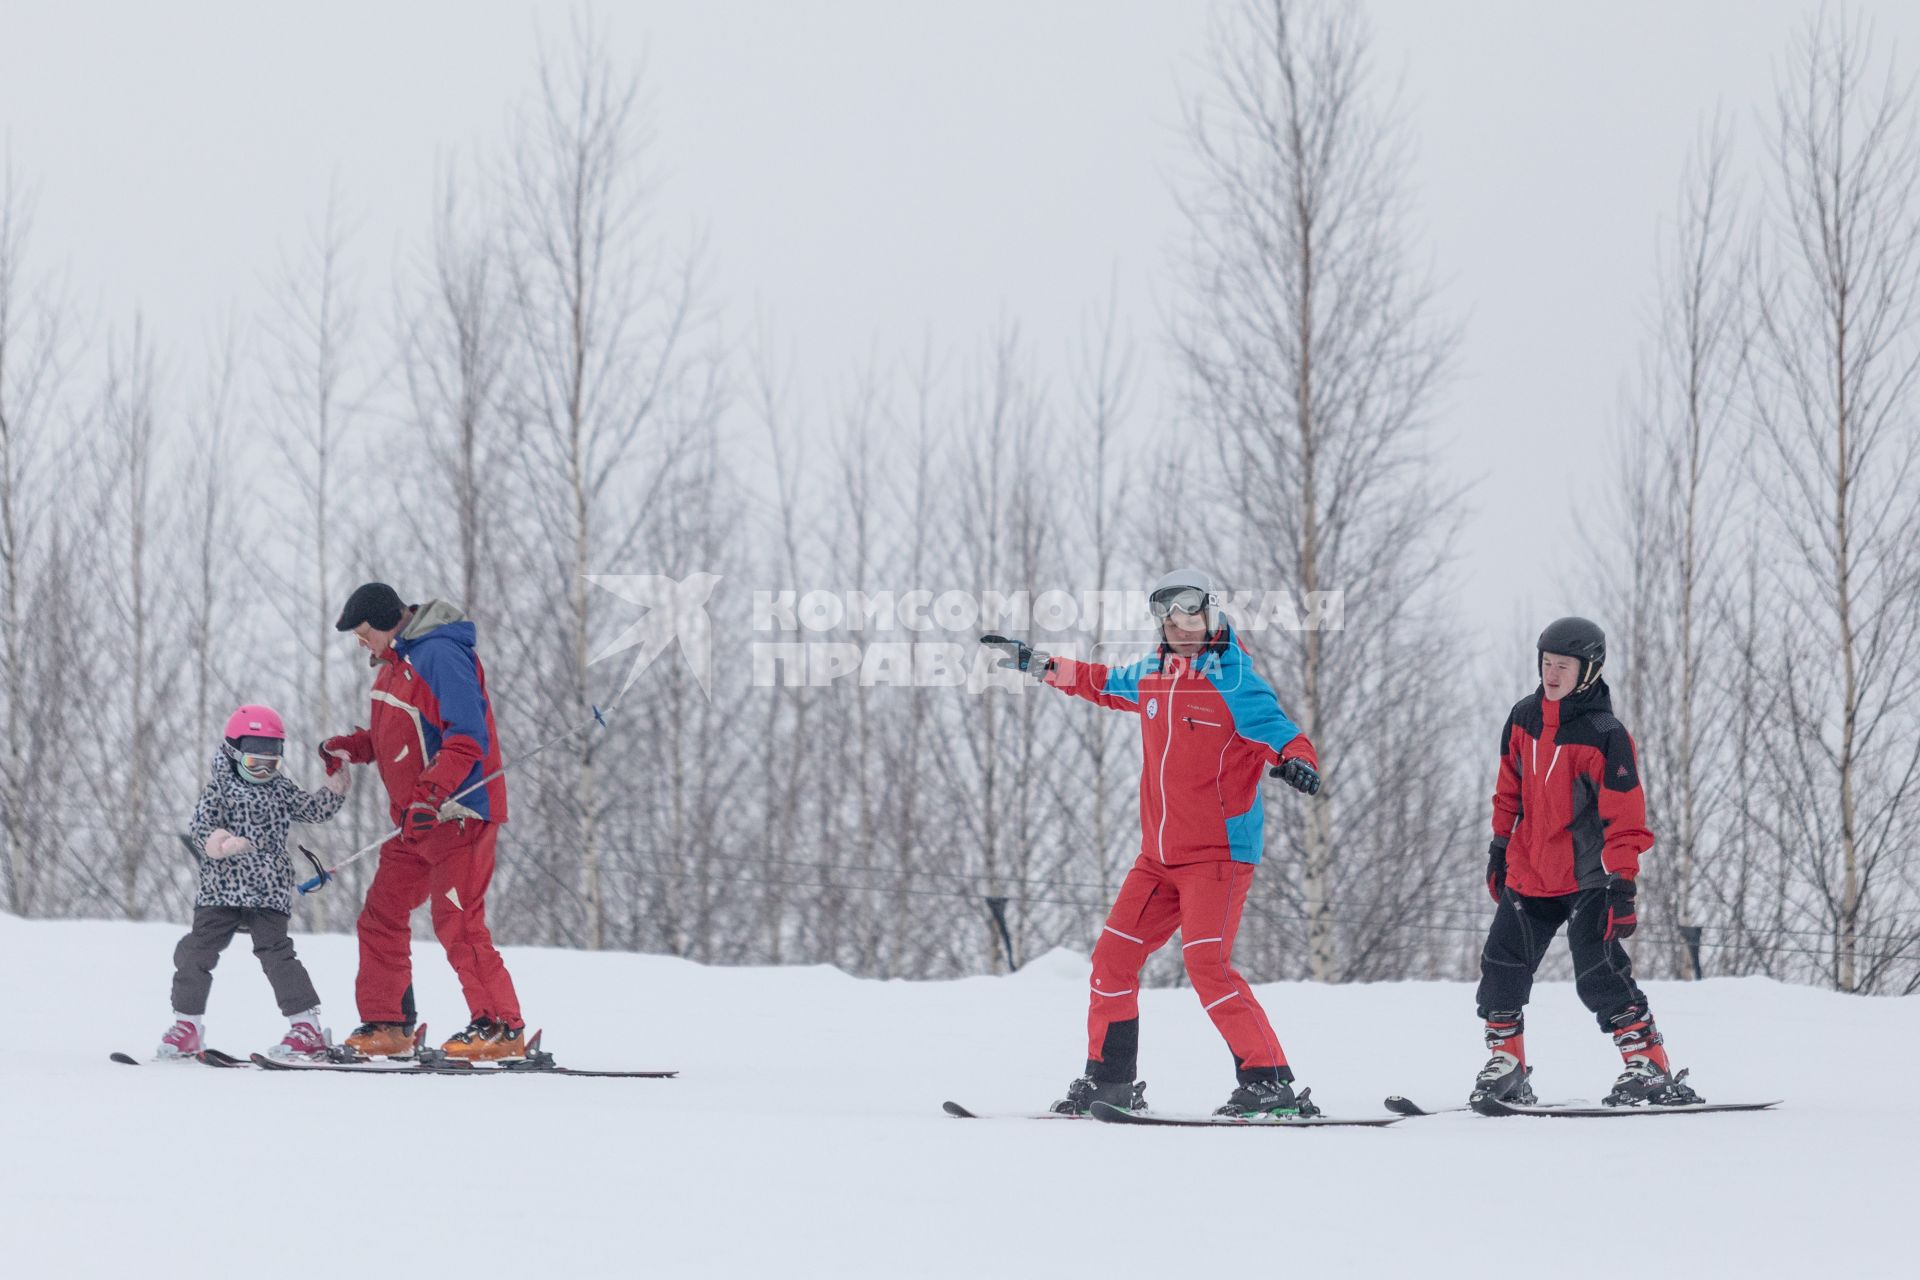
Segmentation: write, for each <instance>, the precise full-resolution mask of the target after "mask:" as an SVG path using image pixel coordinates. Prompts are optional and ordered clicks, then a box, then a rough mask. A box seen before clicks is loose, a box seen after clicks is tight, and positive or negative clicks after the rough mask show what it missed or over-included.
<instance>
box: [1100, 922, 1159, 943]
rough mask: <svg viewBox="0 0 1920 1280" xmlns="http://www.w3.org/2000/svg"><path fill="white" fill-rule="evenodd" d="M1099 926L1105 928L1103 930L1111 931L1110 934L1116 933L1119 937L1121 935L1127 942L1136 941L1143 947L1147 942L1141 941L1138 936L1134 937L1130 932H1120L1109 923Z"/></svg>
mask: <svg viewBox="0 0 1920 1280" xmlns="http://www.w3.org/2000/svg"><path fill="white" fill-rule="evenodd" d="M1100 927H1101V928H1102V929H1105V930H1106V931H1107V932H1108V933H1111V934H1116V935H1118V936H1120V937H1122V938H1125V939H1126V940H1127V941H1128V942H1138V943H1140V945H1141V946H1143V947H1144V946H1146V945H1147V944H1146V943H1145V942H1144V941H1142V940H1141V939H1139V938H1136V937H1134V936H1133V935H1132V934H1130V933H1121V932H1120V931H1119V930H1118V929H1116V928H1114V927H1113V926H1112V925H1110V924H1104V925H1101V926H1100Z"/></svg>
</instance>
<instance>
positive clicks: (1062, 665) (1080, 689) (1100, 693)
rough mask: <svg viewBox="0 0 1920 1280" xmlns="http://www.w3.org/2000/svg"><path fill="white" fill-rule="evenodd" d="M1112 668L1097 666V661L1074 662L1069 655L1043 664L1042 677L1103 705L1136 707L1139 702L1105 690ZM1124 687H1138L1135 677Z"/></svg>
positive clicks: (1065, 691) (1138, 707) (1061, 688)
mask: <svg viewBox="0 0 1920 1280" xmlns="http://www.w3.org/2000/svg"><path fill="white" fill-rule="evenodd" d="M1111 674H1112V668H1110V667H1104V666H1101V665H1100V664H1099V663H1097V662H1076V661H1074V660H1073V659H1072V658H1055V659H1054V660H1053V665H1052V666H1051V667H1049V668H1047V674H1046V675H1045V677H1043V678H1044V679H1045V680H1046V682H1047V683H1048V684H1050V685H1052V686H1053V687H1054V688H1056V689H1058V690H1060V691H1061V692H1062V693H1070V694H1072V695H1073V696H1074V697H1076V698H1085V699H1086V700H1087V701H1088V702H1097V703H1099V704H1100V705H1101V706H1103V707H1110V708H1112V709H1113V710H1115V711H1134V712H1138V711H1139V710H1140V703H1139V702H1138V700H1136V699H1134V698H1129V697H1126V696H1125V695H1124V694H1121V693H1110V692H1108V677H1109V676H1110V675H1111ZM1126 687H1128V688H1132V689H1138V688H1139V683H1138V680H1137V679H1136V680H1134V681H1133V682H1131V683H1130V684H1127V685H1126Z"/></svg>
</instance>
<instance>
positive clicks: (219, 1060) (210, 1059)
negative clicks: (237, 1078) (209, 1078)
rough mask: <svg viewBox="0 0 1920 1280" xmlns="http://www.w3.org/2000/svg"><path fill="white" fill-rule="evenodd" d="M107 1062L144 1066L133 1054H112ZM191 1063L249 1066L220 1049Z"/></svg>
mask: <svg viewBox="0 0 1920 1280" xmlns="http://www.w3.org/2000/svg"><path fill="white" fill-rule="evenodd" d="M107 1060H108V1061H109V1062H118V1063H120V1064H121V1065H122V1066H128V1067H138V1066H141V1065H143V1064H142V1063H141V1061H140V1059H138V1058H136V1057H134V1056H133V1055H132V1054H127V1053H110V1054H108V1055H107ZM168 1061H170V1062H187V1061H189V1059H187V1058H170V1059H168ZM191 1061H194V1062H204V1063H206V1064H207V1065H208V1066H210V1067H244V1066H246V1065H247V1064H246V1062H245V1061H244V1060H243V1059H240V1058H236V1057H234V1056H233V1055H232V1054H228V1053H222V1052H220V1051H219V1050H218V1049H202V1050H201V1051H200V1052H199V1053H197V1054H195V1055H193V1057H192V1059H191ZM147 1062H148V1063H152V1064H154V1065H158V1064H159V1062H160V1059H158V1058H149V1059H147Z"/></svg>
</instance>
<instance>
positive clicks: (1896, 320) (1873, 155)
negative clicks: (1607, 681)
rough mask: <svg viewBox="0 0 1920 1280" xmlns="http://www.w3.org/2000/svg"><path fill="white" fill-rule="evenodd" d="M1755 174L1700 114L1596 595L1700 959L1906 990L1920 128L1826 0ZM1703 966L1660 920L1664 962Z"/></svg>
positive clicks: (1660, 894) (1918, 813)
mask: <svg viewBox="0 0 1920 1280" xmlns="http://www.w3.org/2000/svg"><path fill="white" fill-rule="evenodd" d="M1784 66H1785V70H1784V71H1783V73H1782V75H1781V79H1780V82H1779V87H1778V92H1777V98H1776V101H1775V102H1774V103H1773V105H1772V110H1771V112H1770V113H1769V114H1768V115H1767V116H1766V117H1765V119H1764V120H1763V122H1762V126H1761V128H1760V130H1759V132H1760V134H1761V142H1762V146H1761V148H1760V150H1761V152H1762V157H1763V158H1762V159H1761V160H1760V162H1759V163H1757V164H1756V165H1755V166H1753V171H1754V175H1755V176H1754V177H1753V178H1752V179H1751V180H1750V181H1747V182H1742V181H1739V180H1737V179H1736V176H1735V175H1736V173H1737V172H1739V170H1738V169H1737V167H1736V165H1735V156H1736V146H1735V133H1734V130H1732V129H1731V128H1730V127H1729V126H1728V125H1727V124H1726V123H1725V121H1722V120H1716V121H1715V122H1714V123H1713V124H1712V125H1711V126H1709V127H1708V128H1707V129H1706V131H1705V132H1704V134H1703V137H1702V139H1701V141H1700V144H1699V146H1698V148H1697V151H1696V156H1695V160H1694V163H1693V164H1692V166H1691V171H1690V172H1689V174H1688V175H1687V177H1686V179H1685V182H1684V185H1683V191H1682V197H1681V202H1680V207H1679V216H1678V218H1677V220H1676V222H1675V224H1674V226H1673V229H1672V232H1671V236H1670V239H1669V242H1668V245H1667V252H1666V253H1665V255H1664V261H1663V263H1662V266H1661V277H1660V288H1659V298H1660V306H1659V310H1658V322H1657V324H1656V325H1655V327H1654V331H1653V333H1652V335H1651V337H1650V340H1649V343H1648V350H1647V360H1646V365H1645V368H1644V371H1643V373H1642V376H1641V377H1640V379H1639V381H1638V385H1637V395H1636V398H1635V402H1634V408H1633V411H1632V413H1631V414H1630V416H1629V421H1628V422H1627V423H1626V426H1625V430H1624V431H1623V433H1622V445H1623V447H1622V450H1621V461H1620V466H1619V471H1618V475H1619V479H1620V484H1619V487H1618V490H1617V492H1618V494H1619V498H1620V500H1619V502H1618V504H1617V506H1616V508H1615V511H1614V513H1613V514H1614V518H1613V520H1612V523H1611V527H1610V529H1609V533H1608V536H1609V538H1611V539H1613V541H1612V542H1611V544H1610V546H1609V547H1608V552H1607V556H1606V563H1607V565H1608V567H1609V571H1608V574H1607V579H1608V581H1607V587H1608V590H1607V598H1608V599H1609V602H1610V607H1611V609H1612V610H1613V612H1614V616H1616V617H1617V618H1618V619H1619V620H1620V622H1621V624H1622V626H1621V627H1620V632H1621V636H1622V639H1623V641H1624V645H1623V647H1624V649H1625V653H1626V658H1627V672H1628V674H1627V676H1626V682H1625V685H1624V688H1623V690H1622V692H1623V694H1624V697H1623V701H1624V704H1625V714H1626V717H1627V719H1628V722H1629V723H1630V724H1632V725H1634V726H1635V727H1636V730H1637V732H1638V733H1639V735H1640V737H1639V742H1640V751H1641V757H1642V760H1643V763H1644V770H1643V775H1644V777H1645V779H1646V784H1647V790H1648V795H1649V797H1650V807H1651V809H1652V815H1653V820H1654V827H1655V830H1656V831H1657V832H1658V833H1659V834H1660V835H1661V837H1662V839H1663V845H1664V847H1663V851H1662V855H1661V856H1659V857H1656V858H1653V859H1650V860H1649V870H1648V873H1647V880H1648V884H1649V887H1650V888H1651V889H1652V890H1653V891H1654V893H1655V894H1656V895H1657V901H1658V902H1659V904H1660V905H1659V915H1660V916H1662V917H1665V918H1666V919H1669V920H1672V921H1674V922H1676V923H1684V924H1686V925H1689V926H1692V927H1694V928H1696V929H1697V930H1698V931H1699V932H1698V937H1699V940H1700V941H1701V943H1702V944H1703V946H1702V957H1701V962H1702V967H1703V968H1704V969H1705V970H1706V971H1708V972H1714V973H1734V974H1741V973H1763V974H1770V975H1775V976H1782V977H1788V976H1790V977H1796V978H1804V979H1812V980H1815V981H1819V982H1821V983H1824V984H1830V985H1832V986H1834V987H1836V988H1837V989H1839V990H1842V991H1894V992H1911V991H1914V990H1916V989H1920V897H1917V896H1916V894H1915V890H1916V888H1917V887H1920V885H1917V884H1916V863H1915V859H1914V857H1913V832H1914V823H1915V821H1916V818H1920V789H1916V785H1915V784H1916V782H1920V718H1917V717H1916V710H1917V708H1916V704H1915V701H1914V682H1913V673H1914V671H1915V663H1916V661H1920V486H1917V485H1916V484H1915V483H1914V481H1915V475H1914V464H1915V460H1916V457H1920V396H1917V395H1916V392H1920V387H1916V383H1915V375H1916V372H1917V371H1920V363H1917V362H1920V205H1916V204H1915V195H1916V179H1920V134H1917V133H1916V128H1915V125H1916V117H1915V115H1914V102H1913V97H1912V85H1911V82H1910V81H1909V80H1907V79H1905V78H1903V77H1901V76H1899V75H1898V73H1897V72H1896V69H1895V68H1894V67H1893V65H1891V63H1890V61H1887V60H1883V59H1881V58H1877V57H1876V56H1875V55H1874V53H1873V45H1872V39H1871V30H1870V28H1869V27H1868V26H1867V25H1866V24H1865V23H1863V22H1862V21H1860V20H1858V19H1856V18H1854V17H1852V16H1850V15H1848V14H1846V13H1845V12H1844V11H1838V10H1836V11H1831V12H1828V11H1823V12H1822V14H1821V16H1820V17H1818V18H1817V19H1815V20H1814V21H1812V22H1811V23H1810V24H1809V25H1808V26H1807V27H1806V29H1805V30H1804V32H1803V33H1802V35H1801V36H1800V38H1799V41H1798V43H1797V44H1796V47H1795V48H1794V49H1793V50H1792V52H1791V54H1790V56H1789V58H1788V59H1787V60H1786V62H1785V64H1784ZM1692 963H1693V959H1692V956H1691V954H1690V952H1689V949H1688V948H1687V947H1686V945H1685V943H1684V941H1683V939H1682V938H1681V937H1680V935H1679V934H1678V931H1676V932H1675V935H1674V937H1673V939H1672V943H1671V945H1670V947H1669V949H1668V954H1667V958H1666V964H1665V969H1666V971H1668V972H1686V971H1688V970H1689V969H1690V968H1691V966H1692Z"/></svg>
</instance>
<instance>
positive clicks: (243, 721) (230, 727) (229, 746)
mask: <svg viewBox="0 0 1920 1280" xmlns="http://www.w3.org/2000/svg"><path fill="white" fill-rule="evenodd" d="M286 739H287V726H286V725H285V724H284V723H282V722H281V720H280V713H279V712H277V711H275V710H274V709H273V708H272V707H268V706H261V705H259V704H258V703H248V704H247V705H246V706H244V707H241V708H240V709H239V710H237V711H235V712H234V713H233V714H232V715H230V716H228V717H227V734H226V741H225V743H224V744H223V747H224V749H225V751H226V753H227V758H228V759H230V760H232V761H233V766H234V768H235V769H236V770H238V771H239V774H240V776H241V777H243V778H245V779H246V780H247V781H248V782H261V783H265V782H271V781H273V776H274V774H276V773H278V772H280V757H281V755H282V753H283V752H284V751H285V750H286V745H287V742H286Z"/></svg>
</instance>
